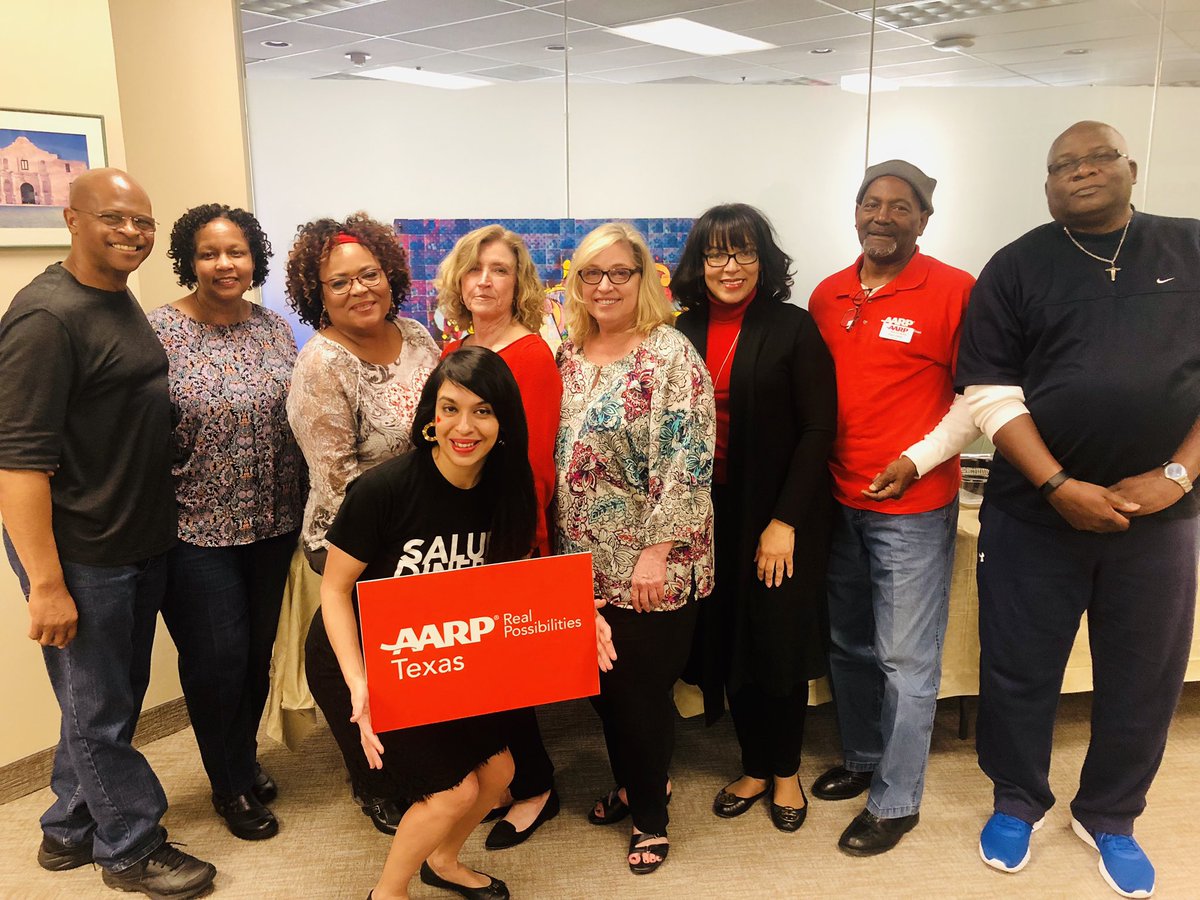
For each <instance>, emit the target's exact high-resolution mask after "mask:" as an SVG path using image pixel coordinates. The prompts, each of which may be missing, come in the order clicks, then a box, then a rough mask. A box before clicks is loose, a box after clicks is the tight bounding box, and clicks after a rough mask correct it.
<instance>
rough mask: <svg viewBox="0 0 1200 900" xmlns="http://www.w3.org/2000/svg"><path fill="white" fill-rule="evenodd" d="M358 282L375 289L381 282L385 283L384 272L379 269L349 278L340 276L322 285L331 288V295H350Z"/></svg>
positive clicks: (369, 270) (323, 282)
mask: <svg viewBox="0 0 1200 900" xmlns="http://www.w3.org/2000/svg"><path fill="white" fill-rule="evenodd" d="M356 281H357V282H358V283H359V284H361V285H362V286H363V287H365V288H373V287H375V285H377V284H379V282H381V281H383V272H381V271H380V270H379V269H367V271H365V272H359V273H358V274H357V275H351V276H349V277H346V276H344V275H339V276H337V277H336V278H330V279H329V280H328V281H322V282H321V284H323V285H325V287H327V288H329V293H331V294H348V293H350V289H351V288H352V287H354V282H356Z"/></svg>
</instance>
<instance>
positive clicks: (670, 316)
mask: <svg viewBox="0 0 1200 900" xmlns="http://www.w3.org/2000/svg"><path fill="white" fill-rule="evenodd" d="M617 243H625V244H628V245H629V249H630V250H632V251H633V260H634V266H635V267H637V268H638V269H640V270H641V281H640V283H639V285H638V294H637V318H636V320H635V321H634V324H633V328H634V330H635V331H637V332H639V333H640V334H649V333H650V332H651V331H653V330H654V329H655V328H657V327H658V326H659V325H667V324H670V323H672V322H674V321H675V315H674V311H673V310H672V309H671V301H670V300H668V299H667V294H666V291H664V290H663V286H662V282H661V281H660V280H659V278H658V271H657V270H656V269H655V267H654V256H653V255H652V254H651V253H650V248H649V247H648V246H647V245H646V239H645V238H644V237H642V235H641V233H640V232H639V231H638V230H637V229H636V228H634V227H633V226H632V225H628V224H626V223H625V222H608V223H606V224H604V225H600V226H599V227H597V228H594V229H592V231H591V232H589V233H588V235H587V237H585V238H584V239H583V240H582V241H580V242H579V248H578V249H577V250H576V251H575V255H574V256H573V257H572V258H571V269H570V271H569V272H567V281H566V295H567V301H566V309H565V311H564V315H565V317H566V321H567V336H568V337H569V338H570V339H571V341H572V343H574V344H575V346H576V347H582V346H583V345H584V344H586V343H587V341H588V339H589V338H591V337H593V336H594V335H595V334H596V332H597V327H596V320H595V319H593V318H592V316H591V314H590V313H589V312H588V310H587V305H586V304H585V303H584V301H583V287H584V285H583V281H582V280H581V279H580V278H579V270H580V269H584V268H587V266H588V265H589V264H590V263H591V261H592V260H593V259H594V258H595V257H596V256H597V255H598V254H600V253H603V252H604V251H605V250H607V249H608V248H609V247H611V246H612V245H613V244H617Z"/></svg>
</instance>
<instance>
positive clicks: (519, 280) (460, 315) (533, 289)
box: [433, 225, 546, 334]
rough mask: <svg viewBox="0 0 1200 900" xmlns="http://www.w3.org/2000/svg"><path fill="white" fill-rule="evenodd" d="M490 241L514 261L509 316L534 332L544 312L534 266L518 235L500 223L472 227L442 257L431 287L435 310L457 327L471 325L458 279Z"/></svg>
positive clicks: (538, 329) (470, 267) (468, 269)
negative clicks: (436, 299) (514, 281)
mask: <svg viewBox="0 0 1200 900" xmlns="http://www.w3.org/2000/svg"><path fill="white" fill-rule="evenodd" d="M493 241H500V242H501V243H502V244H504V246H505V247H507V248H508V249H509V250H511V251H512V254H513V256H514V257H515V258H516V260H517V266H516V271H515V272H514V273H513V274H514V275H515V276H516V284H515V285H514V286H513V318H515V319H516V320H517V321H518V322H520V323H521V324H522V325H523V326H525V327H526V328H528V329H529V330H530V331H532V332H533V333H534V334H537V333H538V331H540V330H541V327H542V319H543V318H544V317H545V314H546V295H545V293H544V291H543V290H542V280H541V279H540V278H539V277H538V273H537V267H536V266H535V265H534V264H533V258H532V257H531V256H530V255H529V248H528V247H526V246H525V242H524V241H523V240H521V236H520V235H518V234H515V233H514V232H511V231H509V230H507V229H506V228H503V227H502V226H500V225H485V226H484V227H483V228H476V229H475V230H474V231H472V232H470V233H469V234H464V235H463V236H462V237H461V238H459V239H458V243H456V244H455V245H454V249H453V250H451V251H450V252H449V253H448V254H447V255H446V258H445V259H443V260H442V261H441V263H440V264H439V265H438V271H437V277H436V278H435V279H434V282H433V287H434V290H436V291H437V297H438V309H440V310H441V311H442V315H444V316H445V317H446V319H447V321H449V322H453V323H454V324H455V325H456V326H457V327H459V328H466V327H467V326H469V325H471V311H470V310H469V309H467V305H466V303H464V302H463V297H462V280H463V276H464V275H466V274H467V273H468V272H469V271H471V269H472V268H474V266H475V265H476V264H477V263H478V262H479V254H480V253H482V252H483V248H484V247H485V246H486V245H488V244H490V243H492V242H493Z"/></svg>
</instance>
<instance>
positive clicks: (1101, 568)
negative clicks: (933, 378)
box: [958, 121, 1200, 897]
mask: <svg viewBox="0 0 1200 900" xmlns="http://www.w3.org/2000/svg"><path fill="white" fill-rule="evenodd" d="M1046 162H1047V178H1046V185H1045V190H1046V199H1047V203H1048V206H1049V209H1050V215H1051V216H1052V217H1053V219H1054V221H1053V222H1051V223H1047V224H1045V225H1042V226H1039V227H1038V228H1035V229H1034V230H1033V231H1030V232H1029V233H1028V234H1026V235H1024V236H1023V237H1021V238H1019V239H1017V240H1016V241H1014V242H1013V243H1012V244H1009V245H1008V246H1007V247H1005V248H1003V249H1001V250H1000V251H998V252H997V253H996V255H995V256H994V257H993V258H992V260H991V261H990V262H989V263H988V264H987V266H986V267H985V268H984V270H983V272H982V273H981V274H980V277H979V284H978V285H977V286H976V289H975V293H974V295H973V297H972V301H971V308H970V310H969V312H968V315H967V326H966V329H965V332H964V336H963V343H962V349H961V351H960V353H959V362H958V383H959V386H960V387H961V388H964V389H965V392H966V395H967V397H968V399H969V402H970V404H971V407H972V410H973V412H974V413H975V415H976V418H977V419H978V421H979V422H980V424H981V425H982V426H983V428H984V430H985V431H986V432H987V433H988V435H989V436H990V437H992V439H993V441H994V442H995V444H996V448H997V451H998V452H997V454H996V458H995V459H994V460H993V463H992V467H991V472H990V474H989V478H988V489H987V497H986V499H985V501H984V506H983V508H982V510H981V513H980V519H981V531H980V538H979V550H980V553H979V558H980V562H979V565H978V567H977V574H978V579H979V631H980V686H979V687H980V706H979V725H978V741H977V744H978V749H979V763H980V767H981V768H982V769H983V770H984V772H985V773H986V774H987V775H988V776H989V777H990V778H991V779H992V782H993V784H994V804H993V805H994V814H993V815H992V817H991V818H990V819H989V820H988V822H987V824H986V825H985V826H984V829H983V832H982V834H981V835H980V853H981V855H982V857H983V859H984V861H985V862H987V863H988V865H991V866H993V867H994V868H997V869H1001V870H1003V871H1007V872H1015V871H1018V870H1020V869H1021V868H1022V867H1023V866H1024V865H1025V863H1026V862H1027V861H1028V859H1029V857H1030V852H1031V848H1030V836H1031V834H1032V832H1033V830H1034V828H1036V826H1037V824H1038V823H1040V822H1041V820H1042V817H1043V816H1044V815H1045V813H1046V812H1047V811H1048V810H1049V809H1050V808H1051V807H1052V806H1053V804H1054V802H1055V798H1054V793H1053V791H1052V790H1051V787H1050V782H1049V762H1050V755H1051V749H1052V743H1053V729H1054V712H1055V709H1056V706H1057V701H1058V691H1059V686H1060V684H1061V681H1062V677H1063V670H1064V668H1065V666H1066V664H1067V658H1068V654H1069V652H1070V648H1071V645H1072V642H1073V639H1074V637H1075V634H1076V632H1077V630H1078V628H1079V622H1080V618H1081V616H1082V615H1083V613H1084V612H1085V611H1086V613H1087V622H1088V633H1089V638H1090V641H1091V647H1092V675H1093V694H1092V717H1091V725H1092V733H1091V740H1090V743H1089V748H1088V753H1087V756H1086V758H1085V760H1084V763H1083V768H1082V770H1081V772H1080V777H1079V788H1078V791H1077V792H1076V794H1075V797H1074V798H1073V800H1072V801H1071V816H1072V818H1071V825H1072V828H1073V830H1074V831H1075V833H1076V834H1077V835H1078V836H1079V837H1080V838H1081V839H1082V840H1083V841H1084V842H1085V843H1087V844H1088V845H1090V846H1092V847H1094V848H1096V849H1098V850H1099V852H1100V870H1101V872H1102V874H1103V875H1104V877H1105V880H1106V881H1107V882H1108V884H1109V885H1110V886H1111V887H1113V888H1114V889H1116V890H1117V891H1118V892H1119V893H1122V894H1123V895H1124V896H1127V897H1134V896H1136V897H1144V896H1149V895H1150V893H1151V892H1152V891H1153V890H1154V884H1155V873H1154V867H1153V865H1151V863H1150V861H1149V859H1148V858H1147V856H1146V854H1145V852H1144V851H1143V850H1142V849H1141V847H1140V846H1139V845H1138V843H1137V841H1136V840H1134V839H1133V837H1132V833H1133V826H1134V820H1135V819H1136V818H1137V817H1138V816H1139V815H1140V814H1141V812H1142V811H1143V809H1144V808H1145V803H1146V792H1147V790H1148V789H1149V787H1150V784H1151V782H1152V781H1153V779H1154V776H1155V773H1156V772H1157V770H1158V766H1159V763H1160V762H1161V760H1162V756H1163V751H1164V748H1165V746H1166V740H1167V732H1168V728H1169V726H1170V722H1171V718H1172V715H1173V713H1174V710H1175V707H1176V704H1177V702H1178V699H1179V695H1180V691H1181V689H1182V683H1183V678H1184V673H1185V670H1186V667H1187V662H1188V655H1189V649H1190V645H1191V633H1192V623H1193V617H1194V612H1195V602H1196V562H1197V518H1196V517H1197V512H1198V511H1200V501H1198V500H1197V495H1196V494H1195V493H1193V492H1192V491H1191V486H1192V479H1194V478H1196V477H1197V475H1198V474H1200V419H1198V418H1197V404H1196V398H1197V397H1198V396H1200V293H1198V292H1197V290H1196V288H1195V282H1194V277H1193V276H1192V274H1191V273H1192V272H1193V271H1194V270H1195V267H1196V261H1197V259H1200V221H1197V220H1195V219H1170V218H1165V217H1161V216H1153V215H1148V214H1146V213H1142V212H1136V211H1134V209H1133V207H1132V206H1131V205H1130V199H1131V196H1132V191H1133V184H1134V182H1135V181H1136V179H1137V163H1136V162H1134V161H1133V160H1132V159H1130V157H1129V150H1128V147H1127V145H1126V142H1125V139H1124V137H1122V135H1121V134H1120V133H1119V132H1118V131H1116V129H1114V128H1112V127H1111V126H1109V125H1106V124H1104V123H1101V122H1090V121H1086V122H1078V123H1076V124H1075V125H1072V126H1071V127H1070V128H1068V129H1067V130H1066V131H1064V132H1063V133H1062V134H1061V135H1059V136H1058V137H1057V138H1056V139H1055V141H1054V142H1053V144H1052V145H1051V147H1050V152H1049V154H1048V155H1047V160H1046Z"/></svg>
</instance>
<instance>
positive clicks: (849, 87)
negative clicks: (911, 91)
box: [841, 72, 900, 94]
mask: <svg viewBox="0 0 1200 900" xmlns="http://www.w3.org/2000/svg"><path fill="white" fill-rule="evenodd" d="M841 88H842V90H843V91H849V92H850V93H852V94H865V93H867V91H871V92H872V93H876V94H877V93H879V92H880V91H898V90H900V83H899V82H898V81H892V80H891V79H890V78H881V77H880V76H878V75H876V76H875V78H874V79H872V78H871V77H870V76H869V75H867V74H866V73H865V72H863V73H862V74H859V75H843V76H842V80H841Z"/></svg>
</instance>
